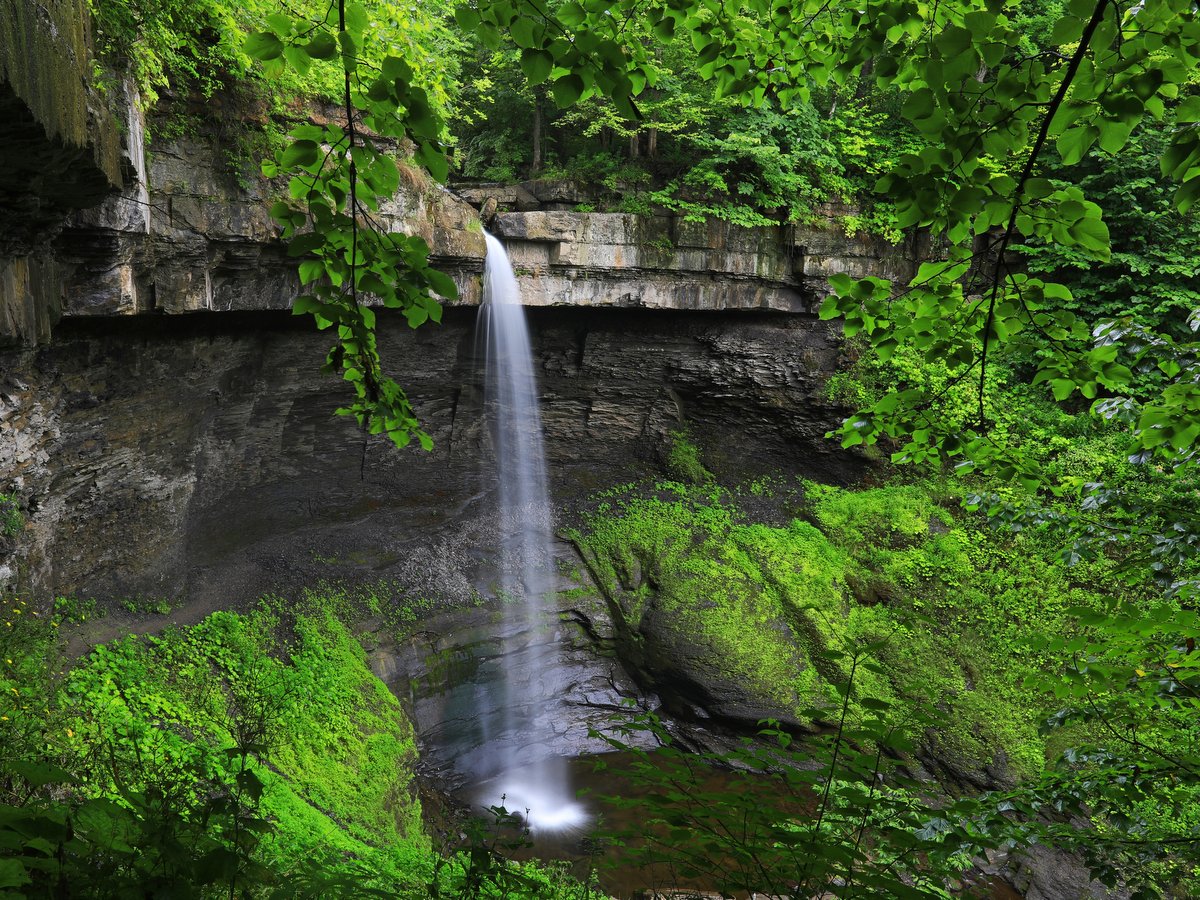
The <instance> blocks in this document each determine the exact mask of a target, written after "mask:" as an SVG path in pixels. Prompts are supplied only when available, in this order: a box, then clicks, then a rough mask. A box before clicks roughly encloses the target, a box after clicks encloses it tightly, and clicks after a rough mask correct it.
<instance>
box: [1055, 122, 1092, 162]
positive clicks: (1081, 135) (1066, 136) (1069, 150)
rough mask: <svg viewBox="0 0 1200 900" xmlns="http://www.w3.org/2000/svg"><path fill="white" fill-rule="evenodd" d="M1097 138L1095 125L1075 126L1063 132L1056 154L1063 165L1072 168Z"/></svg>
mask: <svg viewBox="0 0 1200 900" xmlns="http://www.w3.org/2000/svg"><path fill="white" fill-rule="evenodd" d="M1099 136H1100V132H1099V130H1098V129H1097V128H1096V126H1095V125H1077V126H1075V127H1074V128H1070V129H1068V130H1067V131H1065V132H1063V134H1062V135H1061V136H1060V137H1059V139H1058V154H1059V156H1061V157H1062V161H1063V165H1067V166H1073V165H1075V164H1076V163H1077V162H1079V161H1080V160H1081V159H1083V157H1084V156H1085V155H1086V154H1087V152H1088V150H1090V149H1091V146H1092V144H1094V143H1095V142H1096V138H1097V137H1099Z"/></svg>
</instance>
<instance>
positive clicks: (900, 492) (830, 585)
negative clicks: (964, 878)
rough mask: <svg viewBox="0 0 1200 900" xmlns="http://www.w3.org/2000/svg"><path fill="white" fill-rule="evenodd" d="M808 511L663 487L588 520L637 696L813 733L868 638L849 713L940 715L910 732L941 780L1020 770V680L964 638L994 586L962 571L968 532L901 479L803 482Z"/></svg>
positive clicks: (1030, 739)
mask: <svg viewBox="0 0 1200 900" xmlns="http://www.w3.org/2000/svg"><path fill="white" fill-rule="evenodd" d="M807 518H808V521H800V520H793V521H792V522H791V523H790V524H788V525H786V526H778V525H776V526H768V525H762V524H757V523H754V522H747V521H744V520H743V518H742V515H741V513H740V511H739V510H738V509H737V508H736V507H735V506H733V505H730V503H729V502H728V500H727V499H726V498H725V497H723V496H722V495H721V494H720V493H719V491H718V490H717V489H716V488H714V487H712V486H711V485H710V486H708V487H705V488H704V489H702V490H697V489H696V488H694V487H691V486H683V485H678V484H674V485H673V484H665V485H664V484H660V485H657V486H656V487H655V488H654V489H651V490H646V491H643V492H641V493H639V492H637V491H630V492H629V493H628V494H627V495H626V496H625V498H624V499H623V500H620V501H618V502H617V503H616V504H615V505H614V506H612V507H610V508H609V509H608V510H606V511H605V512H604V513H602V514H599V515H596V516H593V517H592V518H591V520H590V521H589V523H588V528H587V530H586V531H585V532H584V533H581V534H579V535H577V536H576V545H577V547H578V548H579V549H580V552H581V554H582V555H583V557H584V559H585V560H586V562H587V565H588V569H589V571H590V573H591V575H592V578H593V580H594V581H595V582H596V585H597V587H598V588H599V590H600V592H601V594H602V595H603V596H604V597H605V599H606V600H607V602H608V605H609V609H610V613H611V615H612V617H613V620H614V623H615V625H616V630H617V632H618V635H619V639H618V641H617V652H618V655H619V656H620V658H621V659H622V661H623V662H624V664H625V665H626V666H627V668H628V669H629V670H630V671H631V674H633V675H634V677H635V678H637V679H638V680H639V681H640V682H641V684H642V686H643V688H644V689H646V690H648V691H653V692H656V693H658V694H659V695H660V696H662V697H663V700H664V704H665V705H666V706H667V708H668V709H669V710H670V711H671V712H674V713H676V714H680V715H688V716H692V717H694V718H697V719H712V720H715V721H718V722H722V723H726V724H733V725H736V726H739V727H749V728H751V729H752V728H753V726H754V724H755V723H756V722H757V721H758V720H760V719H764V718H774V719H777V720H780V721H781V722H782V723H784V724H785V725H786V726H788V727H789V728H791V729H793V730H800V729H806V728H809V729H810V728H817V727H821V726H822V725H823V724H825V723H827V722H828V721H830V720H831V719H833V718H835V717H834V715H833V713H834V711H835V709H836V706H837V702H838V701H837V698H838V695H837V692H836V686H837V685H838V684H839V683H844V682H845V680H846V678H847V676H848V662H847V658H846V657H845V656H842V654H846V653H852V652H853V651H854V649H855V648H856V647H863V646H867V645H875V647H876V649H875V650H874V651H873V655H874V657H875V662H877V663H878V664H880V666H881V670H880V669H875V670H872V669H869V668H868V669H859V670H857V673H856V676H855V683H854V686H853V690H852V693H851V701H852V702H851V714H852V716H855V717H857V716H861V715H863V710H862V708H861V707H860V705H859V702H858V701H859V700H860V698H863V697H871V698H873V699H875V700H878V701H882V702H883V703H886V704H888V705H889V707H891V708H892V709H893V710H894V711H895V715H896V716H897V717H898V718H903V717H904V716H905V715H906V712H905V711H906V710H915V709H917V708H918V707H920V708H924V707H926V706H929V707H932V708H934V709H936V710H939V711H940V713H941V714H942V717H943V719H944V722H945V725H943V726H942V727H941V728H939V729H935V730H932V731H929V732H928V733H921V734H917V735H915V737H916V738H917V739H918V742H919V743H920V745H921V747H922V750H921V751H920V755H921V756H922V757H923V758H925V759H926V760H928V761H929V763H930V764H929V766H928V767H929V768H930V769H933V770H935V771H936V772H937V773H938V774H939V776H941V777H943V779H944V780H946V781H951V782H954V783H957V784H960V785H967V784H970V785H972V786H974V787H995V786H1000V785H1006V784H1010V783H1012V781H1013V780H1014V779H1015V778H1017V777H1018V776H1029V775H1033V774H1035V773H1036V771H1037V770H1038V769H1039V768H1040V766H1041V760H1042V753H1043V747H1042V743H1041V740H1040V738H1039V736H1038V734H1037V729H1036V727H1035V726H1036V721H1037V712H1036V711H1035V710H1033V709H1031V708H1029V707H1027V706H1025V705H1023V698H1024V697H1025V696H1026V695H1025V694H1024V693H1023V691H1022V690H1021V689H1020V687H1019V673H1017V672H1015V671H1009V670H1008V668H1007V667H1006V660H1005V659H1004V658H1003V654H999V653H997V652H996V648H990V647H988V646H987V644H986V642H983V641H979V640H976V639H974V638H973V637H971V634H973V633H974V632H973V631H964V630H963V627H964V626H963V625H962V623H963V622H971V621H972V620H971V616H972V615H974V612H973V610H971V609H969V608H968V607H969V606H970V605H972V604H974V605H976V606H979V607H981V608H982V607H986V605H987V604H988V602H989V598H988V596H987V592H988V591H990V590H993V589H995V588H996V587H997V586H998V583H999V580H998V579H997V578H996V576H995V573H989V572H987V571H983V572H980V571H979V570H978V568H977V567H978V564H979V562H980V559H979V552H980V551H979V550H978V547H977V546H976V545H977V543H978V541H979V540H983V538H980V537H979V536H978V535H972V534H971V533H968V532H967V531H965V530H964V529H963V528H962V527H960V526H959V524H958V523H956V521H955V520H954V519H953V517H952V516H951V515H950V514H949V513H948V512H946V511H945V510H943V509H941V508H940V507H939V506H938V505H937V503H936V502H935V500H934V498H933V497H932V495H931V494H930V493H929V492H927V491H923V490H922V489H921V488H919V487H915V486H903V487H885V488H878V489H873V490H867V491H860V492H851V491H844V490H840V489H836V488H829V487H823V486H813V485H809V486H808V497H807ZM1003 593H1004V592H1003V591H998V592H997V595H998V596H1003ZM881 671H882V674H881ZM822 707H824V708H825V709H826V710H827V711H828V713H829V714H828V715H827V716H826V715H822V714H821V713H820V712H819V711H820V710H821V708H822ZM814 709H815V710H816V711H814Z"/></svg>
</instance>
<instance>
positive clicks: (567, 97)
mask: <svg viewBox="0 0 1200 900" xmlns="http://www.w3.org/2000/svg"><path fill="white" fill-rule="evenodd" d="M550 90H551V91H552V92H553V94H554V102H555V103H556V104H557V105H558V107H559V109H566V108H567V107H568V106H572V105H574V104H575V103H576V102H577V101H578V100H579V97H580V95H581V94H583V79H582V78H580V77H579V76H578V75H575V74H570V75H564V76H562V77H561V78H559V79H558V80H557V81H555V82H554V83H553V84H552V85H551V86H550Z"/></svg>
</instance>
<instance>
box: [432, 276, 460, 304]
mask: <svg viewBox="0 0 1200 900" xmlns="http://www.w3.org/2000/svg"><path fill="white" fill-rule="evenodd" d="M425 277H426V278H428V279H429V286H430V287H432V288H433V289H434V290H435V291H436V292H437V293H439V294H441V295H442V296H443V297H445V298H446V299H447V300H457V299H458V285H456V284H455V283H454V279H453V278H451V277H450V276H449V275H447V274H445V273H444V272H439V271H438V270H437V269H427V270H426V271H425Z"/></svg>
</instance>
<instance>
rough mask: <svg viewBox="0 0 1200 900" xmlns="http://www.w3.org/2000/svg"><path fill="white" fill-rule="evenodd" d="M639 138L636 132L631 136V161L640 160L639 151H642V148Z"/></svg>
mask: <svg viewBox="0 0 1200 900" xmlns="http://www.w3.org/2000/svg"><path fill="white" fill-rule="evenodd" d="M638 137H639V135H638V133H637V132H636V131H635V132H634V133H633V134H631V135H630V136H629V158H630V159H637V158H638V150H639V149H640V146H641V142H640V141H639V140H638Z"/></svg>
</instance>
